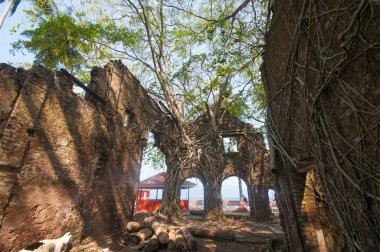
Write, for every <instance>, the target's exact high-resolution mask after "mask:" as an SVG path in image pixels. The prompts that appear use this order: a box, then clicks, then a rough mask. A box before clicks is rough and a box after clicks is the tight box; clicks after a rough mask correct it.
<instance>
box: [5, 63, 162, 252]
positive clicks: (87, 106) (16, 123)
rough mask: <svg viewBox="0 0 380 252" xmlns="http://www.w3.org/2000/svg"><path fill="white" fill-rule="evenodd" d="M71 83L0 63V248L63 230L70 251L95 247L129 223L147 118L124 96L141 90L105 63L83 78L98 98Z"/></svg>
mask: <svg viewBox="0 0 380 252" xmlns="http://www.w3.org/2000/svg"><path fill="white" fill-rule="evenodd" d="M117 74H118V75H117ZM120 76H121V77H120ZM73 84H74V83H73V80H72V78H70V77H68V76H67V75H65V74H63V73H61V72H55V71H50V70H47V69H44V68H42V67H33V68H32V69H31V70H27V71H24V70H20V69H15V68H13V67H11V66H8V65H5V64H2V65H0V251H17V250H18V249H21V248H23V247H24V246H26V245H28V244H30V243H33V242H35V241H38V240H40V239H46V238H53V237H54V238H55V237H60V236H62V235H63V234H64V233H66V232H71V233H72V234H73V238H72V240H71V241H72V243H73V245H74V246H75V245H78V244H80V243H83V241H95V242H97V243H98V244H101V243H102V242H104V241H107V240H108V241H109V240H112V238H113V235H114V234H117V233H118V232H121V231H122V229H123V227H124V226H125V224H126V223H127V222H128V220H130V219H131V218H132V215H133V210H134V209H133V207H134V200H135V195H136V189H135V188H136V182H137V181H138V178H139V173H140V168H141V157H142V150H143V147H144V144H145V142H146V137H147V134H148V131H147V128H146V127H148V126H149V124H150V122H148V121H147V116H149V114H147V113H144V112H143V111H142V110H141V104H138V102H134V101H132V100H131V97H132V96H133V95H135V94H131V92H135V93H136V92H139V94H140V93H142V94H144V93H143V88H142V87H141V86H140V84H139V82H138V81H137V80H136V79H135V78H134V77H133V75H132V74H130V72H129V71H128V70H127V69H126V68H125V67H123V66H120V64H119V63H115V62H113V63H110V64H108V65H107V66H106V67H105V68H97V69H95V70H93V72H92V82H91V84H90V85H89V86H90V87H91V88H93V89H94V90H96V92H97V93H98V95H99V96H100V97H101V98H102V99H103V100H104V101H105V102H101V101H100V100H99V99H94V97H93V96H91V95H90V94H88V93H87V94H86V99H83V98H81V97H79V96H78V95H76V94H74V93H73V91H72V87H73ZM100 90H103V91H104V90H105V91H106V92H103V93H101V92H100ZM131 90H133V91H131ZM144 95H145V94H144ZM145 98H146V101H147V104H152V106H155V104H154V102H152V101H151V100H149V98H147V97H145ZM127 111H129V112H130V113H133V121H131V123H130V124H129V125H128V126H124V119H125V116H126V113H127ZM153 118H154V117H153ZM141 120H145V121H144V122H145V123H141ZM144 125H146V126H144Z"/></svg>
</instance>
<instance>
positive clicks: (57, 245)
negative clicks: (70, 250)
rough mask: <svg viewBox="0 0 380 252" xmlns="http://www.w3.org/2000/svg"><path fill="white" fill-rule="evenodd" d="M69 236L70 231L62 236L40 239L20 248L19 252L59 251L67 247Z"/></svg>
mask: <svg viewBox="0 0 380 252" xmlns="http://www.w3.org/2000/svg"><path fill="white" fill-rule="evenodd" d="M70 238H71V234H70V232H68V233H66V234H65V235H64V236H62V237H61V238H58V239H51V240H50V239H49V240H42V241H39V242H36V243H34V244H32V245H30V246H28V247H26V248H24V249H23V250H20V252H29V251H34V252H61V251H65V250H66V248H67V245H68V243H69V240H70Z"/></svg>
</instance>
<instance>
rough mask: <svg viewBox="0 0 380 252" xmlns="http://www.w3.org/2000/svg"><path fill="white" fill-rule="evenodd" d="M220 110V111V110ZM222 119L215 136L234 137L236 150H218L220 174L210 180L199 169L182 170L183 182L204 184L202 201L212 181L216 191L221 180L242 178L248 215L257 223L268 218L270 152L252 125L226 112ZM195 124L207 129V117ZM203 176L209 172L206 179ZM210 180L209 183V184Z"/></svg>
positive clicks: (201, 118) (220, 185)
mask: <svg viewBox="0 0 380 252" xmlns="http://www.w3.org/2000/svg"><path fill="white" fill-rule="evenodd" d="M221 111H222V110H221ZM220 114H223V118H222V120H220V124H219V125H218V134H219V135H220V137H221V138H223V137H236V140H237V151H236V152H228V151H226V150H223V149H221V150H220V151H221V153H222V154H223V155H222V156H223V159H222V161H221V163H222V167H221V169H220V171H218V172H217V173H216V174H214V175H213V176H212V177H211V178H210V175H209V174H210V173H212V172H213V171H209V170H206V169H203V168H202V167H192V168H189V169H185V170H184V172H183V173H182V179H181V180H182V181H184V180H185V179H187V178H189V177H197V178H198V179H200V180H201V181H202V183H203V185H204V190H205V201H207V195H208V194H207V190H209V188H208V186H207V185H209V184H211V183H212V180H216V181H217V187H218V188H219V192H220V190H221V187H222V183H223V181H224V180H225V179H226V178H228V177H231V176H237V177H239V178H240V179H242V180H243V181H244V182H245V183H246V185H247V190H248V199H249V202H250V216H251V218H252V219H254V220H257V221H264V220H268V219H270V214H271V211H270V208H269V197H268V190H269V189H270V188H273V187H274V177H273V174H272V173H271V172H270V169H269V152H268V150H267V149H266V147H265V143H264V139H263V136H262V134H261V133H259V132H256V131H255V129H254V128H253V126H252V125H250V124H248V123H244V122H242V121H240V120H239V119H238V118H236V117H234V116H232V115H231V114H230V113H228V111H223V112H221V113H220ZM194 123H196V124H197V125H198V126H200V127H201V128H202V127H205V129H204V132H206V127H208V122H207V116H206V115H202V116H200V117H199V118H198V119H197V120H196V121H195V122H194ZM205 173H208V174H207V176H206V174H205ZM210 180H211V181H210Z"/></svg>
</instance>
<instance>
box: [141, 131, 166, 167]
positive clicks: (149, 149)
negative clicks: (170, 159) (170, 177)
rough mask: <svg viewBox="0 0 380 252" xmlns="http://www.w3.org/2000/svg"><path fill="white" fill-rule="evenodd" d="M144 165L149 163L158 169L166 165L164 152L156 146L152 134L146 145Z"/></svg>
mask: <svg viewBox="0 0 380 252" xmlns="http://www.w3.org/2000/svg"><path fill="white" fill-rule="evenodd" d="M143 165H149V166H150V167H152V168H154V169H156V170H163V169H164V168H165V167H166V164H165V156H164V154H163V153H162V152H161V151H160V150H159V149H158V148H157V147H155V142H154V138H153V135H152V134H150V135H149V138H148V142H147V145H146V147H145V148H144V156H143Z"/></svg>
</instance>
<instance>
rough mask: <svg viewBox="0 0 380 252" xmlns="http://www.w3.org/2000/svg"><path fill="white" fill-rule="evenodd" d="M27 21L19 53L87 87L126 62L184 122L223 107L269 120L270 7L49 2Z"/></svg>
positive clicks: (118, 0) (130, 0)
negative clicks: (109, 67)
mask: <svg viewBox="0 0 380 252" xmlns="http://www.w3.org/2000/svg"><path fill="white" fill-rule="evenodd" d="M49 3H50V5H49V6H51V8H50V9H49V11H45V12H41V11H38V9H37V10H35V9H31V10H28V11H27V13H28V15H29V19H30V22H32V23H33V28H32V29H30V30H26V31H23V33H22V34H23V35H24V36H25V39H22V40H19V41H18V42H16V43H15V44H14V45H13V47H14V48H15V49H16V50H23V49H26V50H28V51H30V52H33V53H34V54H35V55H36V62H37V63H39V64H42V65H45V66H47V67H50V68H59V67H65V68H66V69H68V70H70V71H71V73H73V74H74V75H76V76H77V77H79V78H81V77H82V78H84V80H85V81H86V76H88V74H86V72H87V71H88V69H89V68H90V67H91V66H94V65H99V64H103V63H105V62H107V61H109V60H111V59H122V60H123V61H124V62H125V63H126V64H127V65H128V67H129V68H130V69H131V71H132V72H133V73H134V74H135V75H136V76H137V77H138V78H139V79H140V80H141V83H142V84H143V85H144V86H145V87H146V88H147V90H148V91H149V92H150V94H151V95H152V96H154V97H155V98H156V99H157V100H158V101H161V102H162V103H163V104H165V105H166V106H167V108H168V110H169V111H170V112H171V114H172V115H173V116H174V117H176V119H177V120H179V121H180V122H185V121H186V120H193V119H194V118H196V117H197V116H199V115H200V114H201V113H204V112H205V111H208V112H209V113H211V114H212V113H215V111H216V110H217V109H219V108H221V107H223V108H228V110H229V112H230V113H232V114H233V115H235V116H238V117H240V118H242V119H245V120H247V119H251V118H253V117H254V118H260V119H262V118H263V116H264V110H265V102H264V99H263V98H264V95H263V87H262V83H261V79H260V71H259V68H260V65H261V60H262V59H261V53H262V52H263V49H264V46H263V45H264V36H265V33H266V30H267V26H268V19H269V15H270V11H269V9H270V1H268V0H259V1H247V0H246V1H215V0H209V1H183V0H181V1H163V0H155V1H148V0H137V1H136V0H109V1H104V0H103V1H87V0H82V1H80V2H76V3H73V2H72V1H49Z"/></svg>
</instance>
